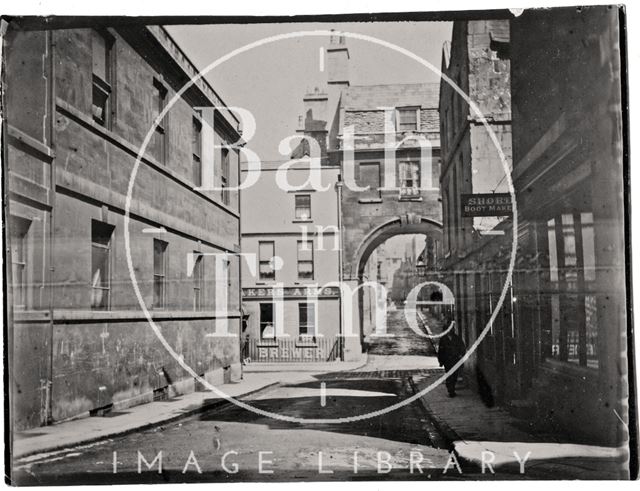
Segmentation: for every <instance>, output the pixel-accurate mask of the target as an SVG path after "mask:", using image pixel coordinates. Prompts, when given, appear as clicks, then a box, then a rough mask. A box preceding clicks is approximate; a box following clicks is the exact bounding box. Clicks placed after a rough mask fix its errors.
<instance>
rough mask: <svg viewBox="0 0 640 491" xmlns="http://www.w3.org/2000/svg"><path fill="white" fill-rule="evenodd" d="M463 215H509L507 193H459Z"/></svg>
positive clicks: (508, 197)
mask: <svg viewBox="0 0 640 491" xmlns="http://www.w3.org/2000/svg"><path fill="white" fill-rule="evenodd" d="M460 200H461V204H462V216H463V217H502V216H511V213H512V206H511V195H510V194H509V193H485V194H462V195H460Z"/></svg>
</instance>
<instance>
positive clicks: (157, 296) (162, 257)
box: [153, 239, 169, 309]
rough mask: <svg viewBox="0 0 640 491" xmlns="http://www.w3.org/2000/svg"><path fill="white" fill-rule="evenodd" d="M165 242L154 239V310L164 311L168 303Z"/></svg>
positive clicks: (166, 244)
mask: <svg viewBox="0 0 640 491" xmlns="http://www.w3.org/2000/svg"><path fill="white" fill-rule="evenodd" d="M168 245H169V244H168V243H167V242H165V241H164V240H159V239H153V308H154V309H163V308H165V302H166V284H167V246H168Z"/></svg>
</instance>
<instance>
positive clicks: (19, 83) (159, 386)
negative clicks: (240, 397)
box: [3, 23, 240, 430]
mask: <svg viewBox="0 0 640 491" xmlns="http://www.w3.org/2000/svg"><path fill="white" fill-rule="evenodd" d="M65 27H66V28H64V29H56V28H55V23H54V25H53V26H52V28H51V29H50V30H46V31H43V30H28V29H20V28H18V27H17V26H15V25H10V26H9V30H8V33H7V36H6V38H5V46H4V48H5V53H6V60H5V68H6V74H5V75H6V78H5V83H6V87H7V89H8V90H7V91H5V92H4V95H5V100H4V102H5V108H6V112H5V119H4V121H3V124H4V125H5V126H4V134H5V135H6V142H7V145H6V146H5V154H4V155H3V160H4V162H5V165H4V166H3V168H4V172H5V177H6V178H7V179H6V180H5V183H6V184H7V185H6V194H5V203H6V208H5V223H6V224H7V235H6V237H7V241H8V249H9V251H8V253H9V254H8V259H10V261H7V262H5V264H10V265H11V267H10V268H9V267H8V268H7V269H6V273H7V275H8V276H7V277H8V278H9V281H8V285H9V287H10V288H9V289H8V293H9V303H8V307H9V317H8V319H9V323H8V343H9V356H10V367H11V369H10V370H11V371H10V374H9V376H10V401H11V410H12V413H13V414H14V418H13V420H14V421H15V428H14V430H19V429H23V428H29V427H34V426H38V425H42V424H47V423H50V422H54V421H60V420H64V419H67V418H71V417H77V416H79V415H84V414H102V413H105V412H108V411H109V410H112V409H118V408H122V407H127V406H129V405H133V404H138V403H142V402H145V401H149V400H153V399H158V398H163V397H168V396H170V395H174V394H176V393H183V392H188V391H191V390H194V387H195V379H194V377H193V376H192V374H190V373H189V372H188V371H186V370H185V369H184V368H183V367H182V366H181V362H182V363H184V364H186V365H188V366H189V367H191V368H192V370H193V371H194V372H195V374H196V375H201V376H204V377H205V378H206V379H207V380H209V381H210V382H214V383H217V382H222V381H223V380H230V379H231V378H236V377H239V374H240V364H239V324H240V319H239V315H240V314H239V302H240V286H239V261H238V259H237V258H233V257H229V262H228V263H224V264H225V265H226V266H227V267H228V272H229V274H228V275H227V276H228V280H227V282H226V283H225V284H224V285H223V284H218V283H216V282H215V280H214V278H215V275H214V268H215V260H214V257H212V256H211V255H212V254H221V253H233V252H238V250H239V243H240V225H239V197H238V194H237V193H236V192H230V191H229V190H228V189H224V188H225V187H231V186H234V185H237V182H238V177H239V163H238V160H239V159H238V152H237V150H235V149H233V148H231V147H228V148H222V144H223V143H225V142H226V143H229V144H231V143H234V142H236V141H237V140H238V138H239V131H238V130H239V128H238V125H239V123H238V121H237V120H236V119H235V117H234V116H233V115H231V114H229V113H228V112H227V111H226V110H225V109H224V103H223V102H222V100H221V99H220V97H219V96H218V94H217V93H216V92H215V91H214V90H213V88H212V87H211V86H209V85H208V84H206V83H205V82H203V81H201V80H200V81H198V82H197V83H196V84H194V85H192V86H191V87H190V88H189V89H188V90H186V91H185V92H184V94H183V95H182V96H181V97H179V98H178V99H177V100H176V101H175V104H174V105H173V106H172V107H171V109H170V110H169V111H168V112H167V113H166V115H165V116H164V117H163V118H161V120H157V119H156V118H157V117H158V116H159V115H160V111H161V110H162V109H163V108H164V107H166V105H167V104H168V103H169V101H171V100H172V98H173V97H174V95H175V94H176V92H177V91H178V90H180V89H181V87H182V86H183V85H184V84H185V83H186V82H188V81H189V79H191V77H193V76H194V75H195V74H196V73H197V70H196V68H195V67H194V66H193V65H192V64H191V62H190V61H189V60H188V59H187V58H186V57H185V55H184V54H183V53H182V51H181V50H180V49H179V47H178V46H177V45H176V44H175V43H174V41H173V40H172V39H171V37H170V36H169V35H168V33H167V32H166V31H165V30H164V29H163V28H161V27H156V26H151V27H140V26H131V25H129V26H118V27H109V26H104V27H102V28H99V29H88V28H69V26H65ZM214 119H215V121H213V120H214ZM154 122H157V123H158V124H157V125H155V126H154ZM148 134H150V137H149V141H148V145H147V147H146V150H145V152H144V154H143V155H142V156H141V158H140V159H139V163H138V165H137V174H136V175H135V180H134V181H133V183H132V184H131V188H130V189H131V196H130V198H131V199H130V201H129V203H128V202H127V201H128V200H127V194H128V190H129V185H130V179H131V176H132V171H133V170H134V167H135V165H136V164H135V162H136V157H137V155H138V153H139V151H140V148H141V146H142V145H143V143H144V141H145V138H146V137H147V135H148ZM214 143H215V144H216V146H215V147H214ZM211 184H217V186H215V188H214V187H213V186H211ZM128 204H129V205H130V206H129V217H128V218H129V219H128V224H127V220H126V218H127V217H126V216H125V210H126V209H127V205H128ZM127 236H128V237H127ZM127 238H128V240H127ZM130 273H132V274H133V275H134V277H135V284H136V285H137V286H136V288H134V283H133V281H132V278H131V276H130ZM221 289H224V290H226V291H227V293H228V295H227V298H226V300H225V302H226V305H221V304H220V303H219V302H216V300H215V299H216V297H217V298H223V296H222V295H220V294H219V293H220V292H221V291H222V290H221ZM138 294H139V296H140V300H141V302H139V301H138ZM142 305H144V306H145V308H146V310H147V312H148V316H149V317H150V318H151V319H153V321H154V323H155V324H156V326H157V328H158V329H159V331H160V332H161V333H162V336H163V337H164V340H165V341H166V343H168V345H169V346H170V347H171V348H172V350H173V351H174V352H175V355H176V356H172V354H170V353H169V351H168V350H167V349H165V347H164V346H163V345H162V344H161V342H160V340H159V338H158V337H157V336H156V334H155V333H154V330H153V329H152V327H151V325H150V322H149V320H148V319H147V316H146V315H145V311H144V309H143V308H142ZM225 310H226V312H227V313H226V315H225V314H222V316H221V315H220V314H219V312H220V311H225ZM221 333H225V335H224V336H215V335H216V334H221Z"/></svg>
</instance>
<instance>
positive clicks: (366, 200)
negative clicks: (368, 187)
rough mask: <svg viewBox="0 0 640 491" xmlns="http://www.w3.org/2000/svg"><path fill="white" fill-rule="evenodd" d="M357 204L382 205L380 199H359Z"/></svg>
mask: <svg viewBox="0 0 640 491" xmlns="http://www.w3.org/2000/svg"><path fill="white" fill-rule="evenodd" d="M358 203H362V204H370V203H382V198H360V199H359V200H358Z"/></svg>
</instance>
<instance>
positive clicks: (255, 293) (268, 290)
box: [242, 286, 340, 300]
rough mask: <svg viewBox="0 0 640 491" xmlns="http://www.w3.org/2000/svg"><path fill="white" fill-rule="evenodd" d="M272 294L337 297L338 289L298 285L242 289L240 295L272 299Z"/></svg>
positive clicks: (279, 295)
mask: <svg viewBox="0 0 640 491" xmlns="http://www.w3.org/2000/svg"><path fill="white" fill-rule="evenodd" d="M274 296H275V297H276V298H307V297H309V298H338V297H339V296H340V289H339V288H338V287H331V286H327V287H324V288H320V287H317V286H299V287H263V288H243V289H242V297H243V298H244V299H245V300H252V299H256V300H257V299H272V298H273V297H274Z"/></svg>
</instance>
